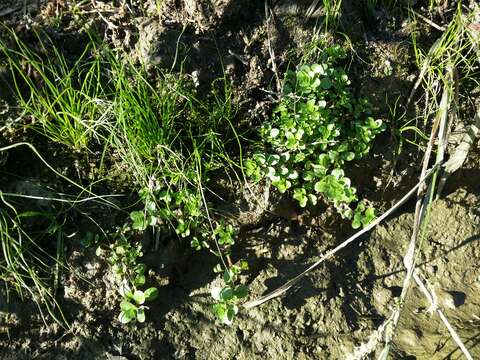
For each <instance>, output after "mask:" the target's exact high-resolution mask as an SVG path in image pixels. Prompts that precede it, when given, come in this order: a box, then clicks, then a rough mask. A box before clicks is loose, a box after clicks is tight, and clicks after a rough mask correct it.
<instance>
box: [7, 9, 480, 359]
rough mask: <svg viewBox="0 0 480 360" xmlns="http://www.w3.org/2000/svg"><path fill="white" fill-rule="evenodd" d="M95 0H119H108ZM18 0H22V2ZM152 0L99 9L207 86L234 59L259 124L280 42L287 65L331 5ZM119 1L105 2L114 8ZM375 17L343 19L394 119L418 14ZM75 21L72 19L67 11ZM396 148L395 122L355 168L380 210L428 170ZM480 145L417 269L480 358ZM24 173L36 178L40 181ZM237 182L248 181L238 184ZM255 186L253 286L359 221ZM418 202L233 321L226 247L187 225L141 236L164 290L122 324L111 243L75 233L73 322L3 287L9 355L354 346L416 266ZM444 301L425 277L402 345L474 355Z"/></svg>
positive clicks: (151, 59) (400, 353)
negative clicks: (214, 303)
mask: <svg viewBox="0 0 480 360" xmlns="http://www.w3.org/2000/svg"><path fill="white" fill-rule="evenodd" d="M97 2H98V3H99V4H100V5H99V6H103V5H105V8H104V9H107V5H106V2H105V3H103V2H101V1H98V0H97ZM7 3H8V5H11V6H13V5H12V4H14V3H15V2H13V1H10V2H7ZM53 3H55V4H53ZM146 3H147V5H146V6H145V7H144V8H143V10H141V11H140V10H138V9H140V8H139V7H138V8H133V9H134V10H133V11H132V12H131V13H128V12H127V13H124V12H122V11H121V7H120V6H119V7H116V8H114V10H112V11H113V13H112V14H113V15H111V16H110V17H108V19H106V20H105V19H102V18H98V17H96V13H92V15H90V18H89V21H91V23H89V24H90V25H92V24H93V25H92V26H97V27H98V28H99V29H101V30H102V31H103V33H104V34H105V38H106V39H107V40H108V41H110V42H111V43H112V44H115V46H118V47H119V48H123V49H124V50H125V54H126V56H129V57H132V58H134V59H136V60H137V61H138V62H139V63H143V64H144V65H145V66H147V68H148V67H160V68H164V69H174V68H176V67H177V66H179V62H178V59H179V57H180V58H181V57H182V56H183V55H185V54H187V53H188V54H189V56H188V59H187V60H186V62H185V64H184V65H185V66H186V71H187V73H188V74H189V75H190V76H192V78H195V79H196V80H198V86H203V85H204V84H208V83H209V82H211V81H212V80H213V79H215V78H216V77H218V76H219V75H222V74H226V75H228V76H230V77H231V78H232V79H233V81H234V85H235V94H236V96H238V97H239V98H240V99H241V114H242V117H241V119H240V120H239V124H240V125H242V126H244V125H246V126H253V125H256V124H258V123H259V121H261V119H262V117H263V116H267V115H266V114H267V113H268V111H269V110H268V109H269V108H270V107H271V104H272V103H273V102H274V99H273V98H272V96H270V95H269V94H270V93H269V89H274V90H278V89H275V86H276V85H275V83H276V79H275V73H274V67H273V64H272V54H271V52H270V50H271V49H270V47H273V49H274V50H275V53H276V54H275V58H274V60H275V61H276V62H277V64H278V66H279V68H280V71H283V70H285V69H286V68H288V66H289V63H288V61H291V60H292V59H295V55H292V53H294V52H295V48H296V47H297V46H298V45H300V44H302V43H303V42H304V41H305V39H308V37H309V36H310V35H309V34H310V32H311V30H312V28H313V26H314V25H315V23H317V22H318V21H321V20H322V16H321V14H320V15H318V16H314V17H312V18H310V19H306V18H305V17H302V14H305V13H306V10H307V9H308V7H309V5H310V4H311V3H312V2H311V1H298V2H295V3H294V4H293V2H290V1H277V2H276V4H275V6H274V8H275V16H274V17H273V18H272V19H271V21H270V22H269V23H267V22H266V21H265V8H264V3H263V2H261V1H238V0H237V1H227V0H216V1H194V0H185V1H182V2H180V1H173V0H172V1H169V0H167V1H165V2H164V5H163V8H162V9H163V11H162V12H160V13H159V12H158V11H157V10H158V9H157V7H156V6H155V2H153V1H150V2H149V1H147V2H146ZM39 4H40V7H39ZM52 4H53V5H52ZM42 6H43V7H42ZM65 6H66V5H65V2H62V1H55V2H52V3H50V4H48V3H47V2H42V1H41V2H36V1H30V2H28V6H27V7H26V8H25V9H21V10H22V11H24V12H25V13H27V14H28V13H31V15H32V16H34V15H35V14H37V15H38V16H39V17H38V18H36V19H37V21H39V22H40V23H43V24H47V23H48V22H47V19H48V16H49V15H50V16H53V15H55V14H58V12H60V13H61V11H62V9H65ZM10 8H11V9H15V7H10ZM6 9H9V7H8V6H3V5H0V16H3V15H1V14H2V12H5V11H7V10H6ZM38 9H43V10H42V11H40V12H38V11H39V10H38ZM107 10H108V9H107ZM107 10H105V14H110V13H109V12H108V11H107ZM109 11H110V10H109ZM52 14H53V15H52ZM65 14H67V13H65ZM10 15H11V17H10V18H9V19H10V20H8V21H9V22H10V24H11V23H16V22H19V23H21V24H23V25H22V26H20V25H19V31H24V29H25V27H26V25H25V24H24V23H22V21H20V20H19V19H21V18H22V16H23V15H22V14H19V13H18V12H16V11H15V10H12V12H11V13H9V16H10ZM77 20H78V19H76V20H75V21H77ZM370 20H371V21H370V22H368V24H367V22H366V21H365V18H364V15H362V12H361V11H360V9H358V8H357V7H356V6H355V5H353V4H352V2H348V1H346V2H345V9H344V15H343V16H342V20H341V24H342V25H341V30H343V31H344V32H345V33H346V34H347V35H348V36H349V37H350V38H351V39H353V41H361V42H362V44H363V46H362V47H361V48H358V49H357V52H355V54H354V55H353V56H352V59H351V68H350V69H351V72H352V74H353V75H352V76H353V79H354V82H355V83H356V84H357V85H358V86H356V87H355V91H356V92H357V93H359V94H368V95H369V96H370V98H371V99H372V102H373V105H374V109H375V113H376V116H377V117H379V118H382V119H384V120H385V121H386V122H388V118H389V109H388V107H387V106H386V105H385V98H386V97H390V100H392V99H393V98H395V97H396V96H400V95H401V94H406V93H408V92H409V91H410V89H411V86H412V84H413V82H414V81H415V70H416V69H414V68H412V65H411V63H412V55H411V54H410V53H409V51H408V50H407V48H408V46H406V45H405V42H406V41H407V39H408V37H409V36H410V33H409V27H408V21H407V19H406V17H398V16H397V17H395V16H393V15H392V16H390V15H388V16H387V15H386V13H383V12H381V11H378V12H376V13H375V18H374V19H373V20H372V19H370ZM62 21H66V22H68V23H70V22H71V21H73V20H72V19H71V18H70V17H69V15H68V14H67V15H65V18H63V20H62ZM27 23H28V22H27ZM49 26H51V24H50V25H49ZM431 32H434V31H433V30H432V31H431ZM62 36H63V35H59V37H60V38H61V37H62ZM70 36H71V34H70ZM427 37H428V36H427ZM363 41H365V42H363ZM425 41H426V42H427V43H428V39H427V40H425ZM179 44H180V45H179ZM296 58H297V59H298V56H297V57H296ZM2 72H4V69H2V67H0V74H1V73H2ZM0 89H3V87H2V86H1V85H0ZM0 98H1V97H0ZM12 114H13V112H12ZM389 125H392V124H391V123H389ZM2 126H3V124H2ZM17 136H18V135H17ZM394 148H395V143H394V136H393V135H391V136H390V134H385V135H382V137H380V138H379V139H378V141H377V142H376V144H375V149H374V154H372V156H371V157H370V158H369V159H368V163H367V164H366V165H365V166H364V167H363V165H362V167H361V168H360V167H353V168H352V169H349V174H350V175H351V177H352V178H353V179H354V180H355V183H356V184H357V185H358V188H359V189H362V195H363V196H365V197H367V198H369V199H371V200H372V201H373V202H374V204H375V206H376V207H377V208H378V209H380V211H382V210H385V209H386V208H388V207H389V206H390V205H391V204H392V203H393V202H394V201H396V200H398V199H399V198H400V197H401V195H402V194H403V193H405V192H406V191H408V190H409V187H410V186H411V185H412V184H415V182H416V179H417V176H418V171H417V168H416V167H414V166H412V164H414V163H415V161H416V160H418V158H419V157H420V151H419V150H418V149H416V148H415V147H408V146H406V147H405V149H404V152H403V153H402V154H401V157H400V158H398V159H395V160H394V158H393V151H394ZM472 157H473V159H471V160H470V161H469V163H468V164H467V168H466V169H465V170H462V172H460V173H458V174H454V176H453V177H452V178H451V179H450V180H449V182H448V183H447V188H446V190H445V192H444V196H443V197H442V198H441V199H439V200H437V201H436V202H435V203H434V205H433V207H432V209H431V214H430V225H429V228H428V231H427V235H426V237H425V239H424V240H423V242H422V244H421V251H420V254H421V256H420V258H419V259H418V264H419V267H418V270H417V271H418V273H419V274H420V275H421V276H422V277H424V278H425V279H426V280H427V281H428V284H430V286H431V288H432V289H433V290H434V292H435V294H436V296H437V300H438V306H439V307H440V308H441V309H442V311H443V312H444V314H445V315H446V317H447V318H448V319H449V320H450V322H451V324H452V326H453V327H454V328H455V329H456V330H457V331H458V334H459V335H460V337H461V338H462V339H464V341H465V345H466V346H467V348H469V350H470V351H471V353H472V356H473V357H474V358H480V297H479V296H478V294H479V293H480V269H479V259H480V247H479V246H478V245H479V243H478V242H479V240H480V183H479V182H478V181H477V179H479V178H480V172H479V171H478V159H479V152H478V148H477V149H476V150H475V151H474V152H473V155H472ZM10 161H13V162H15V161H18V160H15V159H13V160H12V159H11V158H10ZM16 166H17V165H16ZM18 166H19V165H18ZM15 184H18V186H24V187H25V186H27V187H30V188H31V186H30V185H28V183H27V182H26V181H20V180H19V181H17V182H16V183H15ZM12 186H13V185H12ZM15 186H16V185H15ZM212 186H219V187H220V186H221V184H212ZM25 191H27V192H32V191H34V190H31V189H30V190H25ZM228 191H229V192H230V193H235V189H231V188H230V189H228ZM244 195H245V194H244ZM249 200H251V199H249V198H248V195H245V196H244V197H243V198H242V197H241V196H233V195H232V204H227V205H225V208H226V210H225V212H226V213H230V217H232V218H233V220H234V222H236V225H238V228H239V229H240V233H239V236H238V237H239V239H238V241H237V245H236V247H235V248H234V250H233V251H234V254H235V256H236V257H238V258H246V259H248V261H249V264H250V270H249V271H248V272H246V273H245V275H243V277H242V281H243V282H244V283H246V284H247V285H248V286H249V288H250V291H251V293H250V298H251V299H254V298H256V297H258V296H261V295H263V294H266V293H268V292H269V291H271V290H273V289H275V288H276V287H278V286H280V285H282V284H284V283H285V282H286V281H287V280H289V279H291V278H293V277H294V276H295V275H297V274H298V273H300V272H302V271H303V270H304V269H305V268H307V267H308V266H309V265H310V264H312V263H314V262H315V261H316V260H318V259H319V258H320V256H321V255H322V254H324V253H325V252H326V251H328V250H330V249H332V248H333V247H334V246H336V245H338V244H339V243H340V242H341V241H342V240H344V239H346V238H347V237H348V236H349V235H351V234H352V230H351V229H350V228H349V226H348V224H346V223H343V222H340V221H338V220H336V219H333V217H332V216H331V214H330V212H329V211H328V210H327V209H323V208H319V209H310V210H309V211H304V212H301V211H300V210H299V209H298V208H296V207H294V206H292V204H291V203H289V202H288V201H285V200H284V199H281V198H278V199H277V198H274V199H272V200H273V201H272V204H271V205H270V207H269V210H268V211H265V210H264V209H261V208H259V207H258V206H257V205H256V204H255V203H254V202H249ZM245 202H247V203H248V206H246V205H245ZM47 206H48V204H47ZM413 209H414V203H413V202H412V201H411V202H408V203H407V204H405V205H404V206H403V207H402V209H401V210H400V211H399V212H398V213H397V214H394V215H393V216H392V217H391V218H390V219H388V220H387V222H386V223H385V224H382V225H380V226H378V227H377V228H376V229H375V230H374V231H373V233H371V234H367V235H365V236H363V237H362V238H361V239H359V240H358V241H357V242H355V243H353V244H352V245H351V246H349V247H348V248H346V249H344V250H343V251H341V252H340V253H338V254H337V256H336V257H334V258H333V259H330V260H329V261H326V262H325V263H323V264H322V265H321V266H320V267H319V268H318V269H316V270H315V271H313V272H312V273H310V274H309V276H308V277H306V278H304V279H303V280H302V281H301V282H300V283H298V284H297V285H296V286H295V287H294V288H292V289H290V290H289V291H288V292H287V293H286V294H285V295H284V296H283V297H280V298H275V299H273V300H271V301H269V302H267V303H265V304H263V305H261V306H259V307H255V308H253V309H250V310H248V311H246V310H245V311H241V312H240V314H239V316H238V318H236V320H235V322H234V324H233V325H232V326H230V327H228V326H222V325H219V324H218V323H216V322H215V318H214V315H213V314H212V312H211V311H210V306H211V296H210V291H211V289H212V287H213V286H215V284H217V283H219V282H220V281H221V279H220V277H216V275H215V274H214V273H213V272H212V270H211V269H212V268H213V267H214V265H215V264H216V262H217V260H216V258H214V257H213V255H211V254H209V253H208V252H200V253H195V254H192V253H191V252H189V251H186V250H185V249H184V248H183V247H182V245H178V244H177V243H175V242H174V241H172V242H170V243H168V244H167V245H166V246H165V248H162V249H160V250H159V251H157V252H155V251H154V250H153V245H152V244H151V241H149V239H147V238H141V239H140V240H141V241H142V242H143V243H145V244H146V245H147V246H146V251H145V252H146V255H145V257H144V259H142V261H144V262H145V263H146V264H147V266H148V268H149V275H150V278H151V279H152V285H155V286H157V287H159V291H160V296H159V298H158V300H156V301H155V302H153V303H151V304H150V307H151V309H150V311H149V312H148V316H147V322H146V323H145V324H135V325H121V324H120V323H119V322H118V321H117V320H116V319H117V316H118V314H117V310H116V309H117V308H118V296H117V295H116V293H115V291H114V289H112V288H111V286H110V284H111V280H110V278H109V276H110V274H109V272H108V266H107V263H106V261H105V259H104V258H102V257H98V256H97V255H96V254H95V249H93V248H88V249H84V248H82V247H80V246H79V245H78V244H71V245H70V246H69V247H68V248H67V250H66V265H67V267H68V270H69V271H64V272H62V274H63V275H62V279H61V284H62V286H61V287H60V288H59V290H58V294H57V295H58V297H59V299H60V300H59V302H60V304H61V308H62V310H63V312H64V314H65V316H66V318H67V320H68V322H69V324H70V327H69V329H65V328H62V327H60V326H58V325H55V324H51V323H52V322H49V324H50V325H49V326H46V325H45V324H44V322H43V320H42V317H41V315H40V314H39V312H38V309H37V308H36V306H35V304H34V303H31V302H29V301H21V299H18V298H15V297H13V298H10V299H9V301H8V302H7V301H6V300H7V299H6V293H5V292H4V291H3V288H2V289H0V358H1V359H12V360H13V359H58V360H60V359H61V360H63V359H116V360H123V359H342V358H346V357H347V356H348V355H349V354H352V353H353V352H354V350H355V348H356V347H358V346H360V345H361V344H362V343H365V342H366V341H368V338H369V336H370V335H371V334H372V332H373V331H375V330H376V329H377V328H378V327H379V326H380V325H381V324H382V322H383V321H384V320H385V319H386V318H388V316H389V315H390V313H391V311H392V309H393V308H394V306H395V305H396V303H395V298H396V297H397V296H398V295H399V294H400V291H401V286H402V282H403V278H404V275H405V273H404V268H403V265H402V264H403V263H402V261H403V256H404V254H405V251H406V248H407V245H408V242H409V239H410V235H411V232H412V223H413ZM99 213H100V211H99ZM99 216H104V215H99ZM81 226H82V223H79V224H78V225H77V227H81ZM166 269H167V270H166ZM165 273H167V275H166V274H165ZM430 310H431V307H430V304H429V303H428V301H427V300H426V299H425V297H424V296H423V295H422V294H421V293H420V292H419V290H418V288H416V287H415V286H412V290H411V291H410V294H409V296H408V298H407V301H406V303H405V304H404V308H403V312H402V317H401V320H400V323H399V327H398V329H397V332H396V335H395V338H394V341H393V348H392V353H391V354H392V358H395V359H457V358H461V357H462V355H461V353H460V351H459V350H458V348H457V346H456V345H455V344H454V343H453V342H452V339H451V337H450V336H449V334H448V331H447V330H446V328H445V326H444V325H443V323H442V322H441V321H440V319H439V317H438V316H437V314H436V313H432V312H431V311H430ZM377 355H378V354H377Z"/></svg>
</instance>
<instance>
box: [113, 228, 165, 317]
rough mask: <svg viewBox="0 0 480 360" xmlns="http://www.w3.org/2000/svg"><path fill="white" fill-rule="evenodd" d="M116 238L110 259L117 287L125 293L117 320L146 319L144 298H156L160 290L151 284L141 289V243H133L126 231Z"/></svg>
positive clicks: (142, 266) (142, 270)
mask: <svg viewBox="0 0 480 360" xmlns="http://www.w3.org/2000/svg"><path fill="white" fill-rule="evenodd" d="M118 236H119V238H118V239H117V241H116V242H115V243H114V244H112V245H110V255H109V257H108V262H109V263H110V265H111V267H112V268H111V270H112V273H113V279H114V283H115V287H116V289H117V291H118V293H119V294H120V296H121V297H122V301H121V303H120V314H119V316H118V320H119V321H120V322H121V323H122V324H127V323H129V322H131V321H134V320H135V321H138V322H140V323H143V322H145V310H146V309H148V307H147V306H145V305H144V304H145V302H148V301H152V300H155V299H156V298H157V297H158V290H157V288H155V287H150V288H148V289H146V290H141V288H142V287H143V286H144V285H145V282H146V279H145V264H143V263H139V262H138V258H139V257H141V256H142V255H143V253H142V247H141V245H140V244H131V243H130V242H129V241H128V240H127V239H126V237H125V236H124V234H122V233H120V234H119V235H118Z"/></svg>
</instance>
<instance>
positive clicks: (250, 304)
mask: <svg viewBox="0 0 480 360" xmlns="http://www.w3.org/2000/svg"><path fill="white" fill-rule="evenodd" d="M439 165H440V164H437V165H435V166H434V167H432V169H430V170H429V171H428V172H427V173H426V174H425V176H424V177H422V178H421V179H420V180H419V181H418V183H417V184H416V185H415V186H414V187H413V188H412V189H410V191H409V192H408V193H406V194H405V195H404V196H403V197H402V198H401V199H400V200H399V201H398V202H397V203H396V204H395V205H393V206H392V207H391V208H390V209H388V210H387V211H386V212H385V213H383V214H382V215H381V216H379V217H378V218H377V219H375V220H374V221H373V222H372V223H370V224H369V225H367V226H366V227H364V228H363V229H362V230H360V231H358V232H357V233H355V234H354V235H353V236H351V237H350V238H348V239H347V240H345V241H344V242H342V243H341V244H340V245H338V246H336V247H335V248H334V249H332V250H330V251H328V252H327V253H326V254H325V255H323V256H322V257H321V258H320V259H319V260H318V261H317V262H315V263H314V264H312V265H311V266H310V267H309V268H307V269H306V270H305V271H303V272H302V273H300V274H299V275H297V276H295V277H294V278H293V279H291V280H289V281H287V282H286V283H285V284H284V285H282V286H280V287H279V288H277V289H275V290H274V291H272V292H270V293H269V294H267V295H265V296H261V297H260V298H258V299H256V300H253V301H249V302H247V303H246V304H244V305H243V306H244V307H245V308H247V309H250V308H253V307H256V306H258V305H261V304H263V303H264V302H266V301H268V300H271V299H273V298H275V297H277V296H280V295H282V294H284V293H285V292H286V291H287V290H288V289H290V288H291V287H292V286H293V285H295V284H296V283H298V282H299V281H300V280H301V279H303V278H304V277H305V276H306V275H307V274H308V273H309V272H310V271H312V270H313V269H315V268H317V267H318V266H319V265H320V264H321V263H323V262H324V261H325V260H327V259H329V258H330V257H332V256H333V255H335V254H336V253H337V252H338V251H340V250H341V249H343V248H345V247H346V246H348V245H349V244H351V243H352V242H353V241H355V240H356V239H358V238H359V237H360V236H362V235H363V234H365V233H367V232H368V231H370V230H371V229H373V228H374V227H375V226H377V225H378V224H379V223H380V222H382V221H383V220H385V219H386V218H387V217H388V216H390V215H391V214H392V213H393V212H394V211H395V210H397V209H398V208H399V207H400V206H402V205H403V204H404V203H405V202H406V201H407V200H408V199H409V198H410V197H411V196H412V195H413V194H415V191H416V190H417V189H418V188H419V186H420V185H421V184H423V183H424V182H425V180H427V179H428V178H429V177H430V175H431V174H433V173H434V172H435V171H436V170H437V168H438V166H439Z"/></svg>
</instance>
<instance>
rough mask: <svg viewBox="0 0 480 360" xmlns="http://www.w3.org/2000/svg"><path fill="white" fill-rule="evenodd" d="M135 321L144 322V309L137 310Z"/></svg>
mask: <svg viewBox="0 0 480 360" xmlns="http://www.w3.org/2000/svg"><path fill="white" fill-rule="evenodd" d="M137 321H138V322H139V323H144V322H145V309H143V308H140V309H138V311H137Z"/></svg>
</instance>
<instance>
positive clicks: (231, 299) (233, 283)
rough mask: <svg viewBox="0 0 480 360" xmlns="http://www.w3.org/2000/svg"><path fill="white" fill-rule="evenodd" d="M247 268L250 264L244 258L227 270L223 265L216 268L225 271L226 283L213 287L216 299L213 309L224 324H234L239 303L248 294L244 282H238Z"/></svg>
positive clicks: (218, 270) (213, 294)
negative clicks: (241, 273) (240, 275)
mask: <svg viewBox="0 0 480 360" xmlns="http://www.w3.org/2000/svg"><path fill="white" fill-rule="evenodd" d="M247 269H248V264H247V262H246V261H244V260H242V261H240V262H239V264H234V265H231V266H230V267H228V268H227V269H225V270H223V269H222V267H221V266H217V267H216V268H215V271H216V272H222V271H223V281H224V285H223V286H222V287H213V288H212V291H211V294H212V297H213V299H214V300H215V301H216V303H215V304H213V305H212V310H213V313H214V314H215V315H216V316H217V318H218V320H220V322H221V323H222V324H227V325H230V324H232V322H233V319H234V318H235V315H237V313H238V303H239V302H240V301H241V300H242V299H244V298H245V297H246V296H247V295H248V288H247V287H246V286H245V285H243V284H237V282H238V275H239V274H240V272H241V271H242V270H247Z"/></svg>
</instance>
